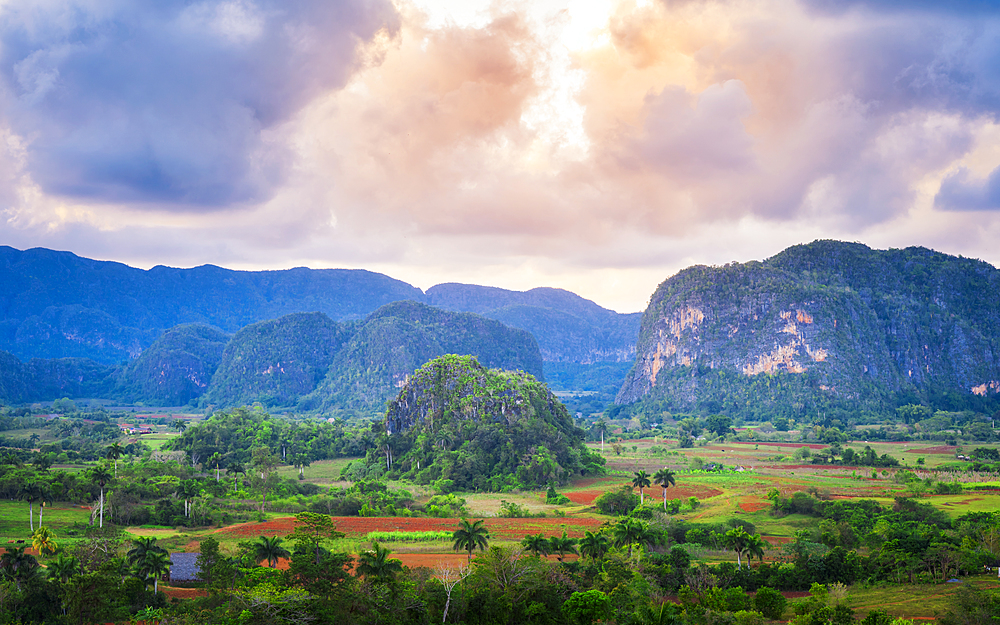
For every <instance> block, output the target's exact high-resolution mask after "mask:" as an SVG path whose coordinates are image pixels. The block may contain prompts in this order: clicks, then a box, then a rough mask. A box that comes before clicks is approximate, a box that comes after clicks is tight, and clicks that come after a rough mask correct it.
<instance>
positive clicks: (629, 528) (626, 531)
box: [611, 517, 650, 558]
mask: <svg viewBox="0 0 1000 625" xmlns="http://www.w3.org/2000/svg"><path fill="white" fill-rule="evenodd" d="M611 534H612V536H614V539H615V545H616V546H618V547H624V546H625V545H628V555H629V557H630V558H631V557H632V546H633V545H635V544H637V543H648V542H649V538H650V536H649V527H648V526H647V525H646V524H645V523H643V522H642V521H640V520H639V519H636V518H632V517H627V518H624V519H622V520H620V521H618V523H616V524H615V526H614V527H613V528H612V529H611Z"/></svg>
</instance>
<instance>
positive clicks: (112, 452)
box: [104, 443, 125, 479]
mask: <svg viewBox="0 0 1000 625" xmlns="http://www.w3.org/2000/svg"><path fill="white" fill-rule="evenodd" d="M124 455H125V449H124V448H123V447H122V446H121V445H119V444H118V443H112V444H110V445H108V449H107V450H106V451H105V452H104V457H105V458H107V459H108V460H113V461H114V463H115V479H118V459H119V458H121V457H122V456H124Z"/></svg>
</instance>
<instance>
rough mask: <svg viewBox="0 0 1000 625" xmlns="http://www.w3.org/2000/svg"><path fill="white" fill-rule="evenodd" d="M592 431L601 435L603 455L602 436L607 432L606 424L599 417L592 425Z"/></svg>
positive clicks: (602, 442) (602, 451) (602, 441)
mask: <svg viewBox="0 0 1000 625" xmlns="http://www.w3.org/2000/svg"><path fill="white" fill-rule="evenodd" d="M594 429H595V430H597V431H599V432H600V433H601V453H602V454H603V453H604V435H605V434H607V432H608V422H607V421H605V420H604V417H601V418H600V419H598V420H597V422H596V423H594Z"/></svg>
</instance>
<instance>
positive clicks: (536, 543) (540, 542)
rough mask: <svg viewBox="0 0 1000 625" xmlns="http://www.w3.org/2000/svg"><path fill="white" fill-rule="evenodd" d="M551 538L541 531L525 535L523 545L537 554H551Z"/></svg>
mask: <svg viewBox="0 0 1000 625" xmlns="http://www.w3.org/2000/svg"><path fill="white" fill-rule="evenodd" d="M549 545H550V543H549V539H548V538H546V537H545V535H544V534H542V533H541V532H539V533H537V534H534V535H528V536H525V537H524V538H523V539H522V540H521V546H522V547H524V548H525V549H527V550H528V551H530V552H531V553H533V554H535V555H536V556H539V555H540V556H547V555H549Z"/></svg>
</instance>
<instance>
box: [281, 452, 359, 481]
mask: <svg viewBox="0 0 1000 625" xmlns="http://www.w3.org/2000/svg"><path fill="white" fill-rule="evenodd" d="M352 460H357V458H334V459H333V460H317V461H315V462H313V463H311V464H310V465H309V466H308V467H306V468H305V471H304V473H305V481H306V482H311V483H313V484H318V485H320V486H347V485H349V484H350V482H344V481H343V480H341V479H340V471H341V470H342V469H343V468H344V467H346V466H347V465H348V463H350V462H351V461H352ZM278 475H279V476H280V477H282V478H289V479H293V480H294V479H298V477H299V470H298V469H296V468H295V467H293V466H292V465H282V466H279V467H278Z"/></svg>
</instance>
